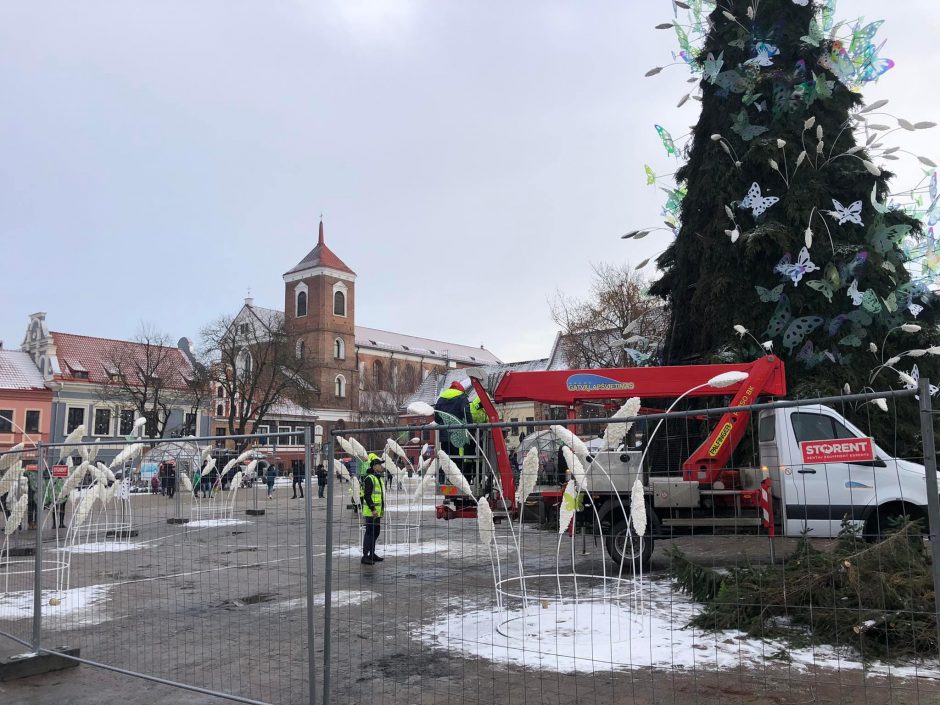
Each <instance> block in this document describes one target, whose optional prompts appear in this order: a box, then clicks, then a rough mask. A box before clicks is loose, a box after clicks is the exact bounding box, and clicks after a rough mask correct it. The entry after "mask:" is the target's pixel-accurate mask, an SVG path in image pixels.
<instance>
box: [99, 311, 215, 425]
mask: <svg viewBox="0 0 940 705" xmlns="http://www.w3.org/2000/svg"><path fill="white" fill-rule="evenodd" d="M104 363H105V368H106V372H107V376H108V382H107V383H106V384H104V385H101V386H100V387H99V389H98V396H99V398H100V399H101V400H102V401H103V402H106V403H108V404H110V405H112V407H113V409H114V410H115V412H116V413H117V414H120V413H121V411H123V410H125V409H127V407H132V408H133V409H134V412H135V414H136V415H137V416H143V417H144V418H146V419H147V426H146V432H147V435H148V436H150V437H151V438H163V437H164V435H165V434H166V432H167V431H168V430H169V428H168V426H169V421H170V415H171V413H172V411H173V409H185V408H187V407H191V406H192V404H193V400H192V390H191V382H190V378H191V377H192V376H193V367H192V365H191V364H190V362H189V360H188V359H187V358H186V356H185V355H184V354H183V353H182V351H180V350H179V349H178V348H177V347H175V346H173V345H171V344H170V339H169V337H168V336H167V335H166V334H165V333H162V332H160V331H157V330H156V329H154V328H152V327H150V326H148V325H145V324H142V325H141V327H140V329H139V330H138V332H137V335H136V336H135V337H134V340H132V341H123V340H116V341H113V344H112V345H110V346H109V349H108V352H107V354H106V357H105V361H104ZM197 404H198V402H197Z"/></svg>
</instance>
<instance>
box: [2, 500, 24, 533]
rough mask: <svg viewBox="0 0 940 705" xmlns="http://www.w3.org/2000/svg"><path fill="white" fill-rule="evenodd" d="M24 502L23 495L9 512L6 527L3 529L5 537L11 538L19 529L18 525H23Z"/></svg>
mask: <svg viewBox="0 0 940 705" xmlns="http://www.w3.org/2000/svg"><path fill="white" fill-rule="evenodd" d="M26 502H27V498H26V495H25V494H23V495H20V498H19V499H18V500H16V504H14V505H13V510H12V511H11V512H10V516H8V517H7V523H6V526H4V527H3V533H4V534H6V535H7V536H12V535H13V532H14V531H16V530H17V529H18V528H20V524H22V523H23V516H24V515H25V514H26Z"/></svg>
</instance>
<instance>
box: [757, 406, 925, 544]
mask: <svg viewBox="0 0 940 705" xmlns="http://www.w3.org/2000/svg"><path fill="white" fill-rule="evenodd" d="M758 434H759V436H758V437H759V445H760V460H761V466H762V468H765V469H766V471H767V472H769V474H770V478H771V481H772V487H773V497H774V502H775V508H776V516H777V518H778V523H779V526H780V528H781V530H782V533H783V534H784V535H786V536H798V535H800V534H801V533H802V532H803V531H808V532H809V535H810V536H814V537H833V536H837V535H838V533H839V531H840V529H841V526H842V520H843V518H846V517H847V518H848V519H849V520H850V521H851V522H852V523H853V524H855V525H856V526H857V527H858V528H859V529H861V530H862V531H863V533H864V534H866V535H869V536H877V535H880V534H882V533H883V531H884V529H885V528H887V527H888V525H889V524H890V519H892V518H894V517H898V516H902V515H908V516H911V517H912V518H920V517H925V516H926V512H927V491H926V484H925V482H924V473H925V469H924V466H923V465H918V464H916V463H911V462H908V461H906V460H900V459H898V458H894V457H892V456H891V455H889V454H888V453H886V452H885V451H884V450H882V449H881V448H879V447H878V446H877V445H875V444H873V450H874V453H873V454H872V455H873V456H874V458H873V459H871V460H867V459H866V460H847V461H840V462H806V461H807V458H804V455H803V453H802V451H801V446H800V444H801V443H803V442H808V441H832V442H834V443H837V442H840V441H841V442H842V445H845V441H853V440H862V439H866V434H865V433H863V432H862V431H860V430H859V429H858V428H857V427H856V426H854V425H853V424H852V423H851V422H849V421H848V420H847V419H845V418H843V417H842V415H841V414H839V413H838V412H837V411H835V410H834V409H831V408H829V407H827V406H822V405H816V406H804V407H793V408H784V409H772V410H767V411H762V412H760V417H759V420H758ZM810 460H811V459H810Z"/></svg>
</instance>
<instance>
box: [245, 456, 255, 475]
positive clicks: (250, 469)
mask: <svg viewBox="0 0 940 705" xmlns="http://www.w3.org/2000/svg"><path fill="white" fill-rule="evenodd" d="M257 474H258V461H257V460H252V461H251V462H250V463H248V466H247V467H246V468H245V477H247V478H249V479H252V478H254V477H255V476H256V475H257Z"/></svg>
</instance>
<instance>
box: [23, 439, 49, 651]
mask: <svg viewBox="0 0 940 705" xmlns="http://www.w3.org/2000/svg"><path fill="white" fill-rule="evenodd" d="M43 465H45V462H44V458H43V447H42V443H39V444H37V446H36V548H35V554H36V561H35V564H34V568H33V652H34V653H37V654H38V653H39V649H40V647H41V646H42V519H43V517H42V509H43V504H44V500H45V487H44V486H43V484H44V483H43ZM27 494H28V492H27ZM27 502H29V500H28V499H27ZM52 511H53V512H54V511H55V505H54V504H53V506H52ZM26 514H27V516H28V515H29V510H28V509H27V512H26Z"/></svg>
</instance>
